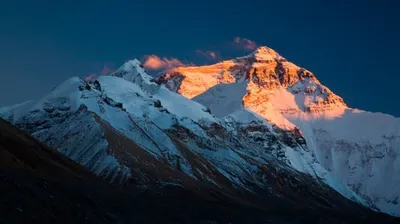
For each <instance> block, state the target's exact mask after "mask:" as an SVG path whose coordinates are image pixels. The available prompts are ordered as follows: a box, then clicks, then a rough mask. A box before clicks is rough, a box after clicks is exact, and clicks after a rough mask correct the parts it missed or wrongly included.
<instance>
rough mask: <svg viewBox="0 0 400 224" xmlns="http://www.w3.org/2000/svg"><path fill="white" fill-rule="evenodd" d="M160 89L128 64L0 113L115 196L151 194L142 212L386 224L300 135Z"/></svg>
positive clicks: (138, 66) (134, 65) (75, 80)
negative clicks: (108, 187) (105, 185)
mask: <svg viewBox="0 0 400 224" xmlns="http://www.w3.org/2000/svg"><path fill="white" fill-rule="evenodd" d="M243 60H247V59H243ZM246 80H247V79H243V83H248V82H249V81H246ZM159 81H160V80H155V79H153V78H152V77H150V76H149V75H147V74H146V72H145V70H144V69H143V66H142V65H141V63H140V62H139V61H138V60H132V61H128V62H126V63H125V64H124V65H123V66H121V67H120V68H119V69H118V70H117V71H116V72H114V73H112V74H110V75H109V76H101V77H98V78H97V79H96V80H92V81H85V80H83V79H81V78H78V77H73V78H70V79H68V80H66V81H65V82H64V83H62V84H60V85H59V86H57V87H56V88H54V89H53V91H52V92H51V93H49V94H48V95H46V96H44V97H43V98H42V99H40V100H38V101H30V102H26V103H23V104H19V105H15V106H11V107H5V108H1V109H0V116H1V117H3V118H4V119H6V120H8V121H9V122H11V123H12V124H14V125H15V126H16V127H17V128H20V129H21V130H23V131H24V132H26V133H28V134H29V135H31V136H32V137H34V138H35V139H37V140H39V141H41V142H43V143H45V144H47V145H48V146H50V147H52V148H55V149H57V151H59V152H61V153H62V154H63V155H65V156H67V157H69V158H70V159H72V160H74V161H75V162H77V163H79V164H81V165H82V166H84V167H86V168H87V169H89V170H90V171H92V172H93V173H94V174H96V175H97V176H99V177H101V178H102V179H104V180H106V181H107V182H109V183H110V184H112V185H113V186H115V187H117V188H122V189H124V191H126V192H131V193H132V192H137V191H138V190H140V192H147V193H146V194H145V195H146V197H142V198H141V199H142V200H144V201H146V199H147V200H148V202H146V203H147V204H146V205H150V204H149V203H150V202H152V203H155V204H161V205H162V206H165V209H166V208H168V209H166V210H165V211H170V209H172V210H173V208H176V209H178V210H174V212H175V213H176V212H178V213H179V214H181V213H182V211H188V212H186V213H185V214H186V216H185V217H186V218H187V216H188V217H192V219H196V218H199V217H197V216H196V215H194V214H195V212H198V213H199V214H203V216H204V217H207V216H210V217H211V220H218V222H222V223H226V222H227V220H236V222H239V223H249V222H250V223H251V222H252V223H260V222H267V221H268V220H270V221H271V220H275V222H276V221H277V220H279V222H283V221H287V222H291V223H293V222H294V223H296V222H304V221H308V222H313V223H315V222H323V223H326V222H333V223H337V222H339V221H340V222H341V221H345V222H359V221H366V220H380V221H390V220H392V219H391V218H390V217H388V216H385V215H382V214H380V213H375V212H373V211H371V210H368V209H366V208H364V207H363V206H362V204H363V205H366V206H371V205H370V204H367V202H365V201H364V200H363V199H362V198H360V197H359V196H358V195H357V194H355V193H354V192H353V191H351V190H350V189H349V188H348V187H347V186H346V185H344V184H342V183H341V182H340V181H339V179H338V178H337V177H336V176H335V175H334V174H333V173H332V172H327V171H326V170H325V169H324V167H323V166H322V165H320V164H319V163H318V161H317V160H316V158H315V157H311V155H312V154H311V153H310V151H311V150H313V149H311V148H310V147H309V146H308V144H309V143H307V139H306V138H304V136H303V134H302V132H300V131H299V130H298V129H296V128H293V129H291V128H286V127H282V126H280V125H279V124H275V123H273V122H272V121H271V120H268V119H263V117H262V116H261V115H259V114H257V113H254V112H252V111H251V110H250V109H248V108H246V107H238V110H235V111H233V112H232V113H230V114H229V115H228V116H221V115H214V114H213V113H212V111H213V110H214V109H213V108H211V110H210V108H207V107H206V106H204V105H201V104H200V103H198V102H195V101H193V100H190V99H188V98H186V97H185V96H182V95H180V94H177V93H175V92H173V91H170V90H169V89H168V87H169V86H168V85H166V86H164V85H160V84H159V83H158V82H159ZM235 84H236V83H235ZM237 85H242V84H241V83H237ZM181 86H183V85H181ZM177 89H178V88H177ZM210 90H211V89H210ZM288 124H289V122H288ZM293 127H294V125H293ZM295 159H296V161H297V162H298V164H301V165H302V166H303V167H304V169H305V170H299V169H296V168H298V167H296V166H294V163H293V161H294V160H295ZM311 171H312V172H314V173H312V172H311ZM309 173H311V174H312V175H309ZM327 184H330V185H331V186H332V187H333V188H334V189H335V190H336V191H335V190H334V189H332V188H331V187H329V186H328V185H327ZM337 191H338V192H340V194H339V193H338V192H337ZM149 194H150V195H149ZM341 194H342V195H344V196H345V197H343V196H342V195H341ZM128 195H129V194H128ZM154 195H156V196H154ZM157 195H158V196H157ZM159 195H164V196H159ZM147 197H149V198H147ZM160 197H161V198H162V202H160V203H159V202H157V200H161V199H157V198H160ZM346 197H347V198H350V199H351V200H353V201H354V202H352V201H350V200H348V199H347V198H346ZM184 198H187V199H184ZM150 199H154V200H150ZM156 199H157V200H156ZM130 201H135V200H130ZM136 202H138V201H137V200H136ZM138 203H142V201H139V202H138ZM143 203H145V202H143ZM174 203H178V205H175V206H174ZM136 207H137V206H136ZM132 208H135V206H133V207H132ZM161 210H162V209H160V211H159V210H157V212H161ZM179 211H180V212H179ZM174 212H172V211H171V213H172V214H175V213H174ZM231 213H233V214H231ZM146 214H148V213H146ZM168 214H169V213H168ZM192 214H193V215H192ZM248 214H251V215H248ZM253 214H254V215H253ZM288 214H290V215H288ZM169 216H171V214H169ZM172 216H173V215H172ZM203 216H202V217H203ZM141 217H142V216H141ZM256 220H258V221H256ZM393 220H394V219H393Z"/></svg>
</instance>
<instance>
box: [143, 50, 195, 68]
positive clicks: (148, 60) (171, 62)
mask: <svg viewBox="0 0 400 224" xmlns="http://www.w3.org/2000/svg"><path fill="white" fill-rule="evenodd" d="M190 65H193V64H192V63H189V64H186V63H183V62H182V61H180V60H179V59H177V58H166V57H163V58H160V57H159V56H157V55H154V54H153V55H147V56H145V60H144V63H143V66H144V68H145V69H147V70H153V71H157V70H162V71H164V72H167V71H169V70H171V69H173V68H176V67H184V66H190Z"/></svg>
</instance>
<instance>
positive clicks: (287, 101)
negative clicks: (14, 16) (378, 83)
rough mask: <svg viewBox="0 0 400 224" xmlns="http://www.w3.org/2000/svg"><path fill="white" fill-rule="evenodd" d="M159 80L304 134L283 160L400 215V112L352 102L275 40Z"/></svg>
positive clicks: (219, 113)
mask: <svg viewBox="0 0 400 224" xmlns="http://www.w3.org/2000/svg"><path fill="white" fill-rule="evenodd" d="M158 82H159V83H162V84H164V85H165V86H166V87H167V88H168V89H170V90H171V91H174V92H177V93H179V94H181V95H183V96H185V97H187V98H190V99H192V100H194V101H197V102H199V103H201V104H202V105H204V106H206V107H208V108H209V109H210V111H211V113H212V114H214V115H215V116H216V117H219V118H226V117H233V119H234V120H235V121H237V122H240V121H249V117H247V116H240V115H238V114H240V113H242V111H243V110H247V111H250V112H251V113H253V114H255V116H252V118H251V120H267V121H268V123H269V124H271V125H275V126H277V127H279V128H281V129H282V130H286V131H292V132H294V133H297V134H298V136H299V137H301V138H303V139H304V145H303V146H302V149H303V150H294V152H293V151H291V150H290V149H289V150H288V149H285V150H283V151H282V152H281V155H282V156H280V157H278V158H280V160H282V161H284V162H285V163H286V164H288V165H290V166H292V167H293V168H295V169H296V170H299V171H302V172H306V173H310V174H311V175H313V176H315V177H319V178H322V179H323V180H325V183H327V184H329V185H330V186H332V187H333V188H335V189H336V190H338V191H339V192H341V193H342V194H343V195H346V194H345V193H343V192H342V191H341V189H340V188H341V187H337V186H335V185H336V184H337V182H340V183H343V184H345V185H346V186H347V187H349V188H350V189H351V190H352V191H353V192H355V193H356V194H357V195H358V196H359V197H360V198H361V200H362V201H363V203H364V204H367V205H368V206H370V207H372V208H374V209H377V210H380V211H383V212H387V213H390V214H393V215H400V204H399V197H400V189H399V188H398V187H396V186H399V185H400V166H399V165H400V158H399V154H400V119H398V118H395V117H392V116H390V115H386V114H381V113H370V112H367V111H361V110H357V109H352V108H349V107H348V106H347V105H346V104H345V103H344V101H343V99H342V98H341V97H339V96H337V95H336V94H334V93H333V92H332V91H331V90H329V89H328V88H327V87H325V86H324V85H322V84H321V83H320V82H319V81H318V80H317V78H316V77H315V76H314V74H312V73H311V72H310V71H307V70H306V69H304V68H300V67H298V66H296V65H295V64H293V63H291V62H288V61H287V60H286V59H285V58H283V57H282V56H280V55H279V54H278V53H276V52H275V51H274V50H272V49H270V48H268V47H260V48H258V49H257V50H256V51H255V52H253V53H252V54H250V55H248V56H245V57H241V58H237V59H233V60H228V61H223V62H220V63H217V64H214V65H209V66H200V67H184V68H176V69H174V70H173V71H171V72H169V73H168V74H165V75H163V76H162V77H160V78H159V79H158ZM296 153H297V154H300V155H294V154H296ZM331 179H335V181H333V180H331ZM336 180H337V181H336Z"/></svg>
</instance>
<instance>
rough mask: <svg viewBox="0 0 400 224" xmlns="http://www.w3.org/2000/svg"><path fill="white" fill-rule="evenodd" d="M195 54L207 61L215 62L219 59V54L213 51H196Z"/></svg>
mask: <svg viewBox="0 0 400 224" xmlns="http://www.w3.org/2000/svg"><path fill="white" fill-rule="evenodd" d="M196 54H198V55H200V56H202V57H205V58H206V59H208V60H216V59H217V58H220V53H219V52H215V51H202V50H196Z"/></svg>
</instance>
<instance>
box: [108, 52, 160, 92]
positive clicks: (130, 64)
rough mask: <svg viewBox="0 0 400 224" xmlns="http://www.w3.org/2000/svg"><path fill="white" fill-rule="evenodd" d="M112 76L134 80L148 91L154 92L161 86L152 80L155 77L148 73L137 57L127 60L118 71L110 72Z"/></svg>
mask: <svg viewBox="0 0 400 224" xmlns="http://www.w3.org/2000/svg"><path fill="white" fill-rule="evenodd" d="M110 76H115V77H119V78H122V79H125V80H127V81H129V82H133V83H135V84H137V85H138V86H140V87H141V88H142V89H143V90H144V91H146V92H148V93H154V92H155V91H157V89H158V88H159V86H158V85H157V84H156V83H154V82H153V81H152V80H153V78H152V77H151V76H150V75H148V74H147V73H146V71H145V70H144V68H143V65H142V63H141V62H140V61H139V60H137V59H133V60H129V61H127V62H125V63H124V64H123V65H122V66H121V67H120V68H119V69H118V70H117V71H115V72H114V73H112V74H110Z"/></svg>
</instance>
